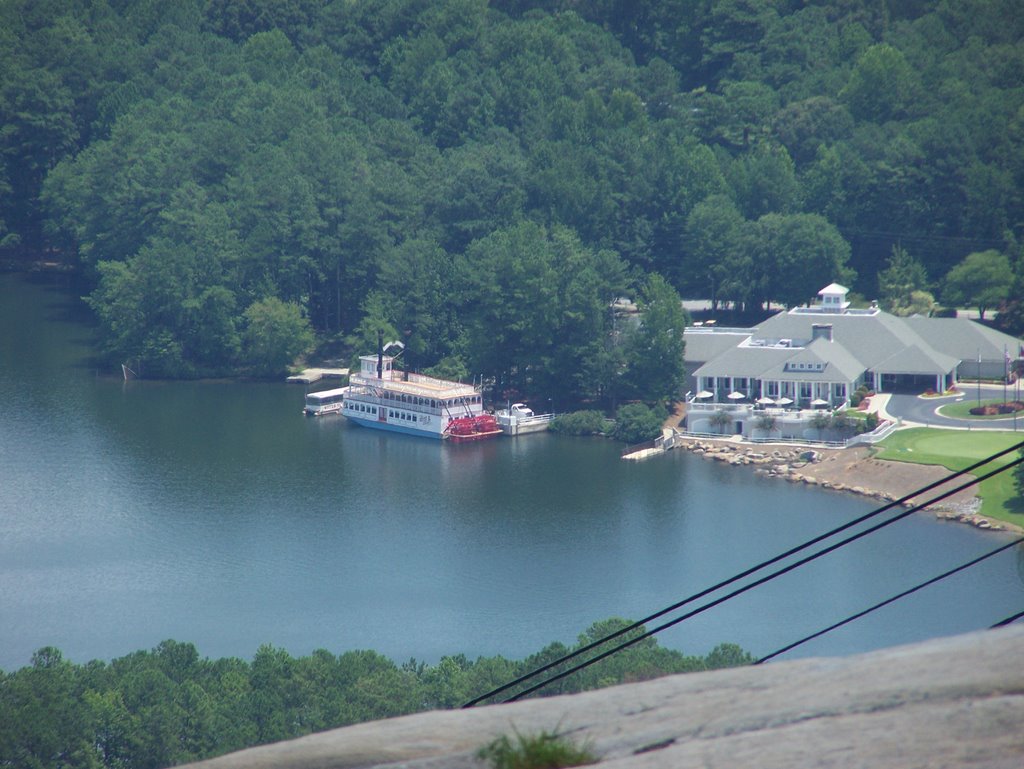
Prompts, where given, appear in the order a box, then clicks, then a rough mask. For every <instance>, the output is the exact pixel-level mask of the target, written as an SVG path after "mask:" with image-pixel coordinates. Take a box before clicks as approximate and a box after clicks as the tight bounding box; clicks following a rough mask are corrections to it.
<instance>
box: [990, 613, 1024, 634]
mask: <svg viewBox="0 0 1024 769" xmlns="http://www.w3.org/2000/svg"><path fill="white" fill-rule="evenodd" d="M1021 617H1024V611H1019V612H1017V613H1016V614H1013V615H1011V616H1009V617H1007V618H1006V619H1001V620H999V621H998V622H997V623H996V624H994V625H992V626H990V627H989V630H993V629H995V628H997V627H1003V626H1004V625H1009V624H1011V623H1014V622H1016V621H1017V620H1019V619H1020V618H1021Z"/></svg>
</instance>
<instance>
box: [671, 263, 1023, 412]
mask: <svg viewBox="0 0 1024 769" xmlns="http://www.w3.org/2000/svg"><path fill="white" fill-rule="evenodd" d="M847 293H848V289H846V288H845V287H843V286H840V285H838V284H836V283H833V284H831V285H829V286H826V287H825V288H823V289H822V290H821V291H820V292H819V296H820V297H821V303H820V304H818V305H815V306H812V307H795V308H793V309H791V310H789V311H785V312H780V313H778V314H777V315H774V316H772V317H771V318H769V319H768V320H766V321H765V322H764V323H762V324H761V325H759V326H757V327H756V328H746V329H736V328H716V327H709V326H703V327H691V328H687V330H686V335H685V337H686V360H687V364H688V368H689V370H690V371H692V372H693V373H692V377H693V381H692V387H694V388H695V389H694V391H693V392H694V393H696V394H698V395H701V396H702V397H700V398H697V399H696V400H697V403H698V406H699V408H697V409H695V410H694V413H693V419H690V420H689V421H688V427H689V429H691V430H693V431H697V432H700V431H706V430H702V429H701V428H702V426H703V427H706V425H702V424H698V422H701V421H702V414H701V413H700V412H704V413H703V421H704V422H705V423H706V421H707V419H706V417H707V416H708V415H709V414H708V413H707V412H709V411H713V410H716V409H718V408H722V407H725V408H726V410H729V411H733V412H735V413H736V417H737V420H736V422H737V424H736V432H748V428H747V426H746V425H745V424H741V422H744V421H745V419H746V416H744V415H745V414H747V412H749V411H750V410H751V406H752V405H753V404H756V403H757V402H758V401H761V403H762V404H767V402H768V400H769V399H770V400H771V401H773V402H774V404H775V405H785V406H791V407H792V408H813V407H822V408H824V407H830V408H838V407H840V406H842V405H844V404H846V403H848V402H849V398H850V395H851V394H852V393H853V392H854V391H855V390H856V389H857V388H858V387H860V386H861V385H866V386H867V388H868V389H870V390H874V391H876V392H914V393H921V392H925V391H926V390H932V391H933V392H943V391H944V390H946V389H948V388H950V387H952V386H953V385H954V384H956V382H957V380H958V378H960V377H964V378H971V379H974V378H978V377H979V376H980V377H982V378H1001V377H1002V376H1003V375H1004V371H1005V366H1006V356H1007V355H1009V356H1010V357H1014V358H1015V357H1017V354H1018V353H1019V351H1020V349H1021V348H1020V345H1021V342H1020V340H1018V339H1016V338H1015V337H1012V336H1009V335H1007V334H1003V333H1000V332H998V331H995V330H993V329H990V328H988V327H986V326H983V325H981V324H980V323H976V322H974V321H971V320H966V319H959V318H924V317H913V318H899V317H896V316H894V315H890V314H889V313H886V312H882V311H881V310H880V309H878V308H877V307H872V308H870V309H866V310H858V309H851V308H850V303H849V302H848V301H847V300H846V295H847Z"/></svg>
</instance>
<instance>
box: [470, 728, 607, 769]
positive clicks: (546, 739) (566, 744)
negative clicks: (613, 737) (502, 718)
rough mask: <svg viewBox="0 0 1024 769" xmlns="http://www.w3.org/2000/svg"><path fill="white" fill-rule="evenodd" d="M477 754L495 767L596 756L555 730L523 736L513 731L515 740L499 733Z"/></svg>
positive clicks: (545, 765)
mask: <svg viewBox="0 0 1024 769" xmlns="http://www.w3.org/2000/svg"><path fill="white" fill-rule="evenodd" d="M477 757H478V758H480V759H481V760H483V761H489V762H490V764H491V766H493V767H494V769H559V768H560V767H565V766H584V765H586V764H594V763H597V757H596V756H595V755H594V754H592V753H591V752H590V751H589V750H587V749H586V748H585V747H583V748H580V747H577V746H576V745H573V744H572V743H571V742H570V741H568V740H567V739H565V738H564V737H562V736H561V735H559V734H557V733H556V732H546V731H545V732H541V733H540V734H538V735H534V736H526V735H522V734H519V732H516V737H515V740H510V739H509V738H508V737H506V736H504V735H503V736H501V737H499V738H498V739H496V740H494V742H492V743H491V744H489V745H487V746H486V747H484V748H481V749H480V750H479V751H478V752H477Z"/></svg>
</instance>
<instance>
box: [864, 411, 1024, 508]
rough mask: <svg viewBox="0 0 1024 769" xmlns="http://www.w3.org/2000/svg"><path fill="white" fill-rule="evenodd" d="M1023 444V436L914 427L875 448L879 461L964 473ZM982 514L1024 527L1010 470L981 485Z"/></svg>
mask: <svg viewBox="0 0 1024 769" xmlns="http://www.w3.org/2000/svg"><path fill="white" fill-rule="evenodd" d="M1021 442H1024V432H1018V433H1013V432H995V431H988V430H986V431H980V430H977V431H974V430H939V429H934V428H929V427H914V428H911V429H909V430H898V431H897V432H895V433H893V434H892V435H890V436H889V437H888V438H886V439H885V440H884V441H882V442H881V443H879V444H878V445H877V446H876V449H877V453H876V454H875V456H876V457H877V458H878V459H889V460H895V461H898V462H914V463H916V464H920V465H942V466H943V467H946V468H948V469H950V470H963V469H964V468H965V467H967V466H968V465H971V464H973V463H974V462H977V461H978V460H979V459H984V458H985V457H988V456H991V455H992V454H995V453H996V452H998V451H1002V450H1003V449H1007V448H1009V447H1010V446H1014V445H1016V444H1018V443H1021ZM1017 456H1019V455H1018V454H1006V455H1005V456H1003V457H1000V458H999V459H997V460H995V462H993V463H992V464H991V465H990V466H988V467H983V468H981V469H980V470H979V472H978V474H979V475H980V474H983V473H986V472H990V471H991V470H995V469H996V468H997V467H1002V466H1004V465H1005V464H1007V463H1008V462H1011V461H1013V460H1014V459H1016V458H1017ZM978 494H979V496H980V497H981V513H982V515H986V516H988V517H990V518H997V519H999V520H1001V521H1007V522H1008V523H1014V524H1016V525H1018V526H1024V497H1020V496H1018V495H1017V490H1016V488H1014V482H1013V471H1012V470H1008V471H1006V472H1005V473H1000V474H999V475H996V476H994V477H992V478H989V479H988V480H986V481H982V483H981V488H980V490H979V492H978Z"/></svg>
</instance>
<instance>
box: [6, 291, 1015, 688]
mask: <svg viewBox="0 0 1024 769" xmlns="http://www.w3.org/2000/svg"><path fill="white" fill-rule="evenodd" d="M62 296H65V295H64V294H62V293H59V292H57V291H55V290H54V289H53V288H52V287H49V286H46V285H38V284H26V283H25V282H24V281H21V280H19V279H15V278H12V277H11V276H0V323H2V324H3V327H4V328H5V330H7V333H5V334H3V335H0V404H3V407H2V408H0V485H2V487H3V495H0V617H2V619H3V621H2V622H0V668H5V669H10V668H12V667H16V666H20V665H24V664H27V662H28V660H29V658H30V656H31V654H32V652H33V651H35V650H36V649H37V648H39V647H41V646H43V645H48V644H52V645H55V646H58V647H59V648H61V649H62V650H63V651H64V652H65V653H66V654H67V655H68V656H69V657H70V658H72V659H75V660H76V661H84V660H87V659H89V658H92V657H100V658H110V657H113V656H119V655H122V654H126V653H128V652H130V651H133V650H135V649H140V648H150V647H152V646H155V645H156V644H157V643H159V642H160V641H161V640H163V639H165V638H176V639H180V640H188V641H193V642H195V643H197V645H198V646H199V648H200V651H201V653H203V654H205V655H209V656H226V655H241V656H250V655H251V654H252V653H254V652H255V650H256V648H257V647H258V646H259V645H260V644H261V643H267V642H269V643H275V644H278V645H281V646H284V647H285V648H287V649H289V651H291V652H293V653H296V654H301V653H306V652H308V651H310V650H312V649H313V648H316V647H326V648H329V649H332V650H334V651H338V652H340V651H344V650H346V649H351V648H374V649H377V650H379V651H381V652H383V653H385V654H388V655H390V656H392V657H393V658H395V659H398V660H403V659H407V658H408V657H411V656H416V657H419V658H425V659H428V660H432V659H436V658H437V657H439V656H440V655H442V654H448V653H455V652H464V653H466V654H468V655H470V656H476V655H479V654H504V655H506V656H510V657H519V656H524V655H526V654H529V653H532V652H534V651H536V650H538V649H540V648H541V647H542V646H544V645H545V644H547V643H548V642H550V641H552V640H561V641H563V642H571V641H572V640H573V639H574V638H575V637H576V635H577V634H578V633H579V632H581V631H582V630H583V629H585V628H586V627H587V626H588V625H590V624H591V623H592V622H594V621H596V620H599V619H603V618H606V617H609V616H613V615H618V616H627V617H633V618H638V617H641V616H643V615H645V614H648V613H650V612H652V611H654V610H656V609H658V608H660V607H662V606H665V605H667V604H670V603H673V602H675V601H678V600H679V599H680V598H683V597H685V596H687V595H689V594H691V593H693V592H695V591H697V590H699V589H701V588H703V587H705V586H706V585H709V584H711V583H713V582H716V581H718V580H721V579H723V578H724V577H727V576H730V575H731V574H733V573H735V572H737V571H739V570H740V569H742V568H744V567H746V566H748V565H749V564H750V563H752V562H755V561H758V560H762V559H764V558H765V557H768V556H770V555H774V554H775V553H777V552H779V551H782V550H784V549H787V548H789V547H791V546H793V545H794V544H796V543H798V542H800V541H802V540H803V539H805V538H807V537H808V536H811V535H812V534H816V533H818V532H820V531H823V530H826V529H829V528H832V527H833V526H835V525H838V524H839V523H841V522H843V521H845V520H849V519H850V518H852V517H854V516H856V515H860V514H862V513H863V512H865V511H866V510H867V509H869V507H870V505H869V504H868V503H866V502H864V501H863V500H861V499H858V498H855V497H852V496H844V495H837V494H828V493H825V492H822V491H819V490H813V489H808V488H805V487H803V486H799V487H798V486H793V485H789V484H785V483H780V482H777V481H769V480H766V479H763V478H760V477H758V476H756V475H754V474H752V473H750V472H747V471H745V470H740V469H737V468H731V467H724V466H722V465H719V464H717V463H710V462H705V461H703V460H700V459H697V458H694V457H692V456H689V455H687V454H686V453H684V452H676V453H673V454H669V455H667V456H665V457H661V458H659V459H657V460H653V461H648V462H642V463H630V462H623V461H621V460H620V459H619V458H618V448H617V447H616V446H615V445H614V444H612V443H611V442H608V441H603V440H578V439H569V438H562V437H559V436H555V435H534V436H523V437H520V438H517V439H500V440H494V441H489V442H484V443H480V444H465V445H442V444H439V443H437V442H434V441H429V440H424V439H417V438H412V437H408V436H402V435H398V434H390V433H381V432H377V431H373V430H369V429H365V428H359V427H353V426H351V425H349V424H348V423H346V422H345V421H344V419H343V418H341V417H338V416H333V417H321V418H307V417H303V416H302V415H301V408H302V400H303V394H304V393H303V389H302V388H301V387H294V386H288V385H285V384H277V383H269V384H268V383H244V384H239V383H228V382H222V383H210V382H203V383H195V382H180V383H167V382H149V381H131V382H127V383H125V382H123V381H122V379H121V378H120V376H119V372H111V375H110V376H99V375H97V372H96V370H95V368H94V367H90V364H89V362H88V357H87V355H88V348H87V347H84V346H83V345H82V340H83V339H85V338H87V337H88V329H86V328H85V327H83V326H81V325H80V324H79V323H77V321H76V322H75V323H69V322H68V318H69V317H74V316H73V315H69V312H68V311H66V310H61V309H60V308H61V303H60V301H58V300H59V299H60V297H62ZM69 296H74V294H71V295H69ZM994 540H995V541H998V535H994V534H984V533H982V532H977V531H974V530H971V529H966V528H964V527H957V526H954V525H950V524H946V525H942V524H936V523H935V522H934V521H932V520H931V519H930V518H928V517H927V516H914V517H913V518H911V519H909V520H907V521H904V522H902V523H900V524H897V525H896V526H894V527H893V531H891V532H888V533H887V534H886V535H885V536H881V537H878V538H871V539H870V540H868V541H865V542H864V543H861V544H858V545H857V546H855V547H851V548H849V550H848V551H847V552H844V554H843V556H842V557H840V558H836V559H829V560H826V561H823V562H821V563H820V564H816V565H815V566H814V567H813V568H811V567H808V568H807V569H806V570H802V571H801V572H798V573H794V574H793V575H789V576H787V577H786V578H785V579H782V580H779V581H778V583H773V584H772V585H771V586H766V587H765V588H763V589H759V590H758V591H757V592H756V593H752V594H751V595H749V596H745V597H744V598H742V599H740V600H737V601H735V602H733V603H730V604H729V605H728V606H725V607H722V608H721V609H720V610H716V611H714V612H709V613H708V614H706V615H701V616H700V617H698V618H695V619H694V620H693V621H691V622H687V623H685V624H684V625H682V626H680V627H679V628H676V629H673V630H672V631H671V632H670V633H668V634H666V636H665V639H664V641H663V643H667V644H670V645H674V646H676V647H677V648H681V649H683V650H685V651H692V652H701V653H703V652H706V651H708V650H709V649H710V648H711V647H713V646H714V645H715V644H717V643H718V642H720V641H725V640H729V641H734V642H737V643H740V644H742V645H744V646H746V647H747V648H749V649H750V650H752V651H754V652H755V653H767V652H770V651H773V650H774V649H775V648H778V647H779V646H781V645H783V644H785V643H788V642H789V641H792V640H794V638H795V637H798V636H799V635H802V634H805V633H807V632H812V631H813V630H816V629H818V627H820V626H821V625H823V624H827V623H828V622H831V621H834V620H835V619H838V618H841V616H845V614H844V613H852V612H853V611H857V610H859V609H861V608H863V607H864V606H865V605H868V604H870V603H871V602H873V601H877V600H879V599H881V598H884V597H886V596H887V595H890V594H891V593H893V592H897V591H898V590H900V589H903V588H905V587H906V586H908V585H909V584H912V583H913V582H916V581H921V580H922V579H925V578H927V577H929V576H932V575H933V574H935V573H938V572H939V571H942V570H944V569H946V568H949V567H950V566H952V565H955V564H956V563H959V562H962V561H964V560H967V559H968V558H970V557H972V556H973V555H977V554H978V553H980V552H983V551H984V550H985V549H987V548H989V547H990V546H991V542H992V541H994ZM1022 558H1024V555H1022V553H1021V551H1019V550H1018V552H1017V553H1015V554H1009V553H1008V554H1006V557H1005V558H1001V559H999V558H997V559H993V561H992V562H990V563H986V564H985V566H984V568H979V569H978V570H977V572H972V573H970V574H969V575H965V576H964V578H963V579H960V580H957V581H956V583H955V584H950V585H948V586H947V585H944V586H943V587H942V589H937V590H936V591H934V592H928V594H924V593H922V595H920V596H916V597H915V599H914V602H912V603H908V604H906V605H901V606H900V608H899V609H898V610H894V611H892V612H888V613H883V612H880V613H879V614H880V615H884V616H881V617H879V618H878V619H875V618H872V619H871V620H870V621H865V622H864V623H863V624H857V625H855V626H851V627H850V628H847V629H844V630H843V631H842V633H840V634H837V635H836V636H835V637H826V638H827V640H823V641H822V642H821V643H819V644H817V645H816V646H814V647H813V648H808V649H806V650H804V652H803V653H847V652H850V651H859V650H864V649H868V648H874V647H876V646H879V645H884V644H888V643H896V642H903V641H909V640H914V639H915V638H921V637H927V636H929V635H938V634H943V633H950V632H959V631H961V630H966V629H971V628H977V627H986V626H987V625H988V624H991V623H992V622H994V621H996V620H998V619H1001V618H1002V617H1005V616H1008V615H1009V614H1011V613H1013V612H1014V611H1016V610H1017V609H1018V608H1019V606H1020V604H1021V603H1022V601H1024V586H1022V582H1024V564H1022V560H1021V559H1022Z"/></svg>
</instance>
